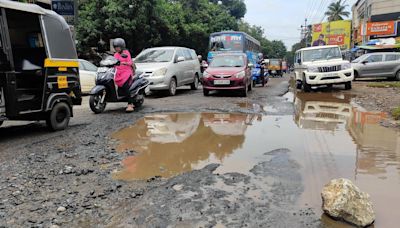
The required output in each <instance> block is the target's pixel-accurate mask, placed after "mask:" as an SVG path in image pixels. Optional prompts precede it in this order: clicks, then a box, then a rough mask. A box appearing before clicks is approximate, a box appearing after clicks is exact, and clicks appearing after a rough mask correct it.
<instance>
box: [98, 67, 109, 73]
mask: <svg viewBox="0 0 400 228" xmlns="http://www.w3.org/2000/svg"><path fill="white" fill-rule="evenodd" d="M107 70H108V68H107V67H99V68H97V72H98V73H105V72H107Z"/></svg>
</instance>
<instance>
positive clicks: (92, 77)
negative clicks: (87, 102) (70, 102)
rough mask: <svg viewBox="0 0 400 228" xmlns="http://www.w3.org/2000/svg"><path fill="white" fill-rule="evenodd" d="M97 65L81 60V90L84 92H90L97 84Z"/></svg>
mask: <svg viewBox="0 0 400 228" xmlns="http://www.w3.org/2000/svg"><path fill="white" fill-rule="evenodd" d="M96 72H97V67H96V66H95V65H93V64H92V63H90V62H88V61H85V60H81V61H79V76H80V79H81V90H82V92H83V93H89V92H90V90H91V89H92V88H93V87H94V86H95V84H96Z"/></svg>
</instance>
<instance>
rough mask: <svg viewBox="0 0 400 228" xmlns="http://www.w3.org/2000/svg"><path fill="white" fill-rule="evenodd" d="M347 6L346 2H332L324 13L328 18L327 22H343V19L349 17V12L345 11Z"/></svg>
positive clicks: (339, 0) (340, 0)
mask: <svg viewBox="0 0 400 228" xmlns="http://www.w3.org/2000/svg"><path fill="white" fill-rule="evenodd" d="M347 6H348V5H347V4H346V1H344V2H342V0H338V1H337V2H332V3H331V4H330V5H329V6H328V10H327V11H326V12H325V15H326V16H328V21H339V20H343V17H349V16H350V12H348V11H346V7H347Z"/></svg>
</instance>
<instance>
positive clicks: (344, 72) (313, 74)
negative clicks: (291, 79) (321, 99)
mask: <svg viewBox="0 0 400 228" xmlns="http://www.w3.org/2000/svg"><path fill="white" fill-rule="evenodd" d="M295 76H296V82H297V88H298V89H303V91H304V92H309V91H311V87H312V86H320V85H327V86H332V85H335V84H344V85H345V88H346V89H347V90H348V89H351V82H352V81H353V79H354V70H353V68H352V66H351V64H350V62H349V61H347V60H343V57H342V52H341V51H340V47H339V46H337V45H328V46H318V47H309V48H303V49H300V50H298V51H297V52H296V55H295Z"/></svg>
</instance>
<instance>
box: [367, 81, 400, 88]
mask: <svg viewBox="0 0 400 228" xmlns="http://www.w3.org/2000/svg"><path fill="white" fill-rule="evenodd" d="M367 86H368V87H376V88H400V82H372V83H369V84H368V85H367Z"/></svg>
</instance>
